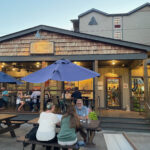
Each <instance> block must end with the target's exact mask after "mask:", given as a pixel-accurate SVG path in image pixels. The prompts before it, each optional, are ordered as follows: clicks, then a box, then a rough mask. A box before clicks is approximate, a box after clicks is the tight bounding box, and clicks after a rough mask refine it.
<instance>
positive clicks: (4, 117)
mask: <svg viewBox="0 0 150 150" xmlns="http://www.w3.org/2000/svg"><path fill="white" fill-rule="evenodd" d="M13 117H16V115H11V114H0V123H2V122H4V123H5V124H6V125H7V127H4V128H3V127H1V128H0V134H3V133H5V132H10V134H11V136H12V137H16V134H15V132H14V129H16V128H18V127H19V126H20V124H13V123H12V122H11V121H10V119H11V118H13Z"/></svg>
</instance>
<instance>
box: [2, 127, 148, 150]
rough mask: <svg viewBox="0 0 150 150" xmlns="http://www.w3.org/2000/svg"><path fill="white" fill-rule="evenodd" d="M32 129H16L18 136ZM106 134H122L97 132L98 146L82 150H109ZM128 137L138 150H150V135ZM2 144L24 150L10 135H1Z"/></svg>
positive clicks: (8, 148) (5, 148) (7, 149)
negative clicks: (105, 138)
mask: <svg viewBox="0 0 150 150" xmlns="http://www.w3.org/2000/svg"><path fill="white" fill-rule="evenodd" d="M31 128H32V125H29V124H23V125H21V126H20V128H18V129H16V130H15V132H16V135H17V136H20V135H25V134H26V133H27V132H28V131H29V130H30V129H31ZM104 133H113V134H115V133H116V134H118V133H121V132H116V131H101V132H97V133H96V136H95V139H94V142H95V143H96V146H93V147H89V148H86V147H82V148H81V149H82V150H107V146H106V143H105V140H104V136H103V134H104ZM126 135H127V136H128V138H129V139H130V140H131V141H132V143H134V145H135V146H136V148H137V149H138V150H149V148H150V143H149V141H150V134H148V133H137V132H126ZM0 144H1V148H0V149H1V150H20V149H22V143H18V142H16V138H12V137H11V136H10V133H9V132H8V133H5V134H1V136H0ZM29 149H30V146H27V147H26V148H25V150H29ZM41 149H42V147H41V146H37V147H36V150H41Z"/></svg>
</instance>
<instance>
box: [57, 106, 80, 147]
mask: <svg viewBox="0 0 150 150" xmlns="http://www.w3.org/2000/svg"><path fill="white" fill-rule="evenodd" d="M79 126H80V121H79V119H78V116H77V114H76V111H75V108H74V107H73V106H69V107H68V108H67V112H66V114H65V115H64V116H63V117H62V120H61V129H60V132H59V133H58V135H57V138H58V143H59V144H60V145H74V144H75V143H76V142H77V134H76V129H77V128H79ZM69 150H70V149H69Z"/></svg>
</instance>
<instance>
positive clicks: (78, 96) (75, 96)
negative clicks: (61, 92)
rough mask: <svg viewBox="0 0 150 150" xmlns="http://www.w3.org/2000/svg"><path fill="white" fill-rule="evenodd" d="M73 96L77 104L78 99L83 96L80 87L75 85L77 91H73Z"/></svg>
mask: <svg viewBox="0 0 150 150" xmlns="http://www.w3.org/2000/svg"><path fill="white" fill-rule="evenodd" d="M71 98H72V100H73V103H74V104H76V101H77V99H81V98H82V94H81V92H80V91H79V90H78V87H75V91H74V92H73V93H72V95H71Z"/></svg>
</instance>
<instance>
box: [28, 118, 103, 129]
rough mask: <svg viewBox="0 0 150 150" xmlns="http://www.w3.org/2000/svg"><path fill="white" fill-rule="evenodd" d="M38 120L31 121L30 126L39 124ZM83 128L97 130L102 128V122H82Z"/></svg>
mask: <svg viewBox="0 0 150 150" xmlns="http://www.w3.org/2000/svg"><path fill="white" fill-rule="evenodd" d="M38 119H39V118H34V119H32V120H29V121H28V123H29V124H34V125H36V124H38ZM80 124H81V126H82V127H83V128H86V129H89V130H97V128H100V120H90V122H89V121H87V122H80Z"/></svg>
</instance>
